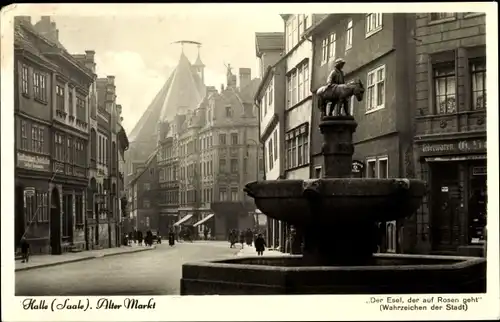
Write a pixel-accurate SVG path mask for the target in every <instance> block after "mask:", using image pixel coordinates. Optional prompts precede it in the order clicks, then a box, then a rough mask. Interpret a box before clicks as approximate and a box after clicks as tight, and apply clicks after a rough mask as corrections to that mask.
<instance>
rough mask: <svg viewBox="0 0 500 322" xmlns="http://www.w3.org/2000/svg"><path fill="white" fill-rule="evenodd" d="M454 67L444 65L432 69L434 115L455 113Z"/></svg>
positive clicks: (452, 64) (452, 65)
mask: <svg viewBox="0 0 500 322" xmlns="http://www.w3.org/2000/svg"><path fill="white" fill-rule="evenodd" d="M455 90H456V79H455V65H454V63H451V64H444V65H441V66H435V67H434V94H435V100H436V102H435V104H436V113H438V114H449V113H454V112H455V111H456V91H455Z"/></svg>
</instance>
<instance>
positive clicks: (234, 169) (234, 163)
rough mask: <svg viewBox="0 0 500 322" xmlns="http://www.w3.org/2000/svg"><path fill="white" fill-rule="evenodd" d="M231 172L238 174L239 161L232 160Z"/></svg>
mask: <svg viewBox="0 0 500 322" xmlns="http://www.w3.org/2000/svg"><path fill="white" fill-rule="evenodd" d="M231 172H232V173H238V172H239V171H238V159H231Z"/></svg>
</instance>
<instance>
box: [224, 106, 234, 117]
mask: <svg viewBox="0 0 500 322" xmlns="http://www.w3.org/2000/svg"><path fill="white" fill-rule="evenodd" d="M232 116H233V109H232V108H231V106H226V117H232Z"/></svg>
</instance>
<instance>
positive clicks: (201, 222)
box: [193, 214, 214, 227]
mask: <svg viewBox="0 0 500 322" xmlns="http://www.w3.org/2000/svg"><path fill="white" fill-rule="evenodd" d="M213 216H214V214H210V215H208V216H206V217H205V218H203V219H202V220H200V221H198V222H197V223H196V224H194V225H193V226H194V227H196V226H199V225H201V224H203V223H204V222H205V221H207V220H209V219H210V218H212V217H213Z"/></svg>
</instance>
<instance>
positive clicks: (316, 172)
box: [314, 167, 321, 179]
mask: <svg viewBox="0 0 500 322" xmlns="http://www.w3.org/2000/svg"><path fill="white" fill-rule="evenodd" d="M314 178H316V179H319V178H321V167H316V168H314Z"/></svg>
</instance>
